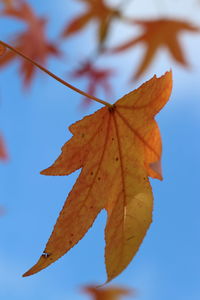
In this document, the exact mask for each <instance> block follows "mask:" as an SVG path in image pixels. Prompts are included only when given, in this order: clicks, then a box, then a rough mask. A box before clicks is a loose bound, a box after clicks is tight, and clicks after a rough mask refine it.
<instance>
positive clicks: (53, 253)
mask: <svg viewBox="0 0 200 300" xmlns="http://www.w3.org/2000/svg"><path fill="white" fill-rule="evenodd" d="M171 87H172V75H171V72H167V73H166V74H165V75H163V76H162V77H160V78H157V77H156V76H154V77H153V78H152V79H151V80H149V81H148V82H146V83H144V84H143V85H142V86H141V87H140V88H138V89H136V90H135V91H133V92H131V93H129V94H127V95H125V96H124V97H122V98H121V99H119V100H118V101H117V102H116V103H115V104H113V105H112V106H111V107H107V106H105V107H103V108H101V109H100V110H98V111H97V112H95V113H94V114H92V115H90V116H87V117H85V118H83V119H82V120H81V121H78V122H76V123H75V124H73V125H71V126H70V127H69V129H70V131H71V133H72V134H73V137H72V138H71V139H70V140H69V141H68V142H67V143H66V144H65V145H64V146H63V148H62V153H61V155H60V156H59V158H58V159H57V160H56V161H55V163H54V164H53V165H52V166H51V167H49V168H47V169H46V170H44V171H42V172H41V174H45V175H69V174H70V173H72V172H74V171H75V170H77V169H80V168H82V170H81V173H80V175H79V177H78V179H77V181H76V183H75V185H74V187H73V188H72V191H71V192H70V193H69V195H68V198H67V201H66V202H65V204H64V207H63V209H62V211H61V213H60V216H59V218H58V220H57V222H56V225H55V227H54V230H53V232H52V234H51V237H50V239H49V241H48V243H47V245H46V248H45V250H44V252H43V254H42V255H41V257H40V258H39V260H38V262H37V263H36V265H34V266H33V267H32V268H31V269H30V270H29V271H28V272H26V273H25V274H24V276H28V275H32V274H34V273H36V272H38V271H40V270H42V269H44V268H46V267H47V266H48V265H50V264H51V263H53V262H55V261H56V260H57V259H59V258H60V257H61V256H63V255H64V254H65V253H66V252H67V251H68V250H70V249H71V248H72V247H73V246H74V245H75V244H77V243H78V241H79V240H80V239H81V238H82V237H83V236H84V235H85V233H86V232H87V231H88V229H89V228H90V227H91V226H92V224H93V222H94V220H95V219H96V217H97V215H98V214H99V213H100V211H101V210H102V209H106V211H107V215H108V217H107V224H106V228H105V240H106V247H105V264H106V271H107V277H108V278H107V282H108V281H110V280H111V279H113V278H114V277H116V276H117V275H118V274H120V273H121V272H122V271H123V270H124V269H125V268H126V267H127V265H128V264H129V263H130V261H131V260H132V258H133V257H134V255H135V254H136V252H137V251H138V248H139V246H140V244H141V243H142V240H143V238H144V236H145V234H146V231H147V229H148V228H149V225H150V223H151V220H152V208H153V195H152V190H151V186H150V183H149V180H148V176H151V177H153V178H158V179H162V175H161V170H160V167H159V166H160V159H161V138H160V133H159V129H158V126H157V123H156V121H155V120H154V116H155V115H156V114H157V113H158V112H159V111H160V110H161V108H162V107H163V106H164V105H165V103H166V102H167V101H168V98H169V96H170V93H171Z"/></svg>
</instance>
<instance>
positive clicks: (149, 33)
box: [108, 19, 200, 80]
mask: <svg viewBox="0 0 200 300" xmlns="http://www.w3.org/2000/svg"><path fill="white" fill-rule="evenodd" d="M132 24H133V25H135V24H136V25H140V26H142V27H143V28H144V32H143V33H142V34H141V35H140V36H139V37H137V38H135V37H134V38H133V39H132V40H130V41H129V42H127V43H125V44H123V45H121V46H119V47H116V48H114V49H111V50H108V51H109V52H111V53H119V52H122V51H124V50H127V49H129V48H131V47H133V46H135V45H136V44H138V43H144V44H145V45H146V53H145V55H144V57H143V60H142V62H141V64H140V65H139V68H138V70H137V71H136V73H135V74H134V76H133V80H135V79H138V78H139V77H140V76H141V75H142V74H143V73H144V72H145V71H146V69H147V68H148V66H149V65H150V63H151V62H152V60H153V59H154V56H155V55H156V52H157V51H158V49H160V48H161V47H166V48H167V49H168V50H169V52H170V54H171V55H172V57H173V58H174V60H175V61H177V62H178V63H180V64H182V65H183V66H187V65H188V64H187V62H186V59H185V56H184V53H183V50H182V47H181V46H180V43H179V41H178V35H179V34H180V33H181V31H190V32H200V28H198V27H196V26H193V25H190V24H189V23H187V22H185V21H179V20H169V19H158V20H150V21H140V20H139V21H134V20H133V23H132Z"/></svg>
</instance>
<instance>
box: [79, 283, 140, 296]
mask: <svg viewBox="0 0 200 300" xmlns="http://www.w3.org/2000/svg"><path fill="white" fill-rule="evenodd" d="M83 291H84V292H86V293H88V294H90V295H91V296H92V298H93V299H94V300H118V299H121V297H122V296H129V295H135V291H133V290H128V289H125V288H121V287H118V286H113V287H106V288H97V287H95V286H92V285H91V286H86V287H85V288H84V289H83Z"/></svg>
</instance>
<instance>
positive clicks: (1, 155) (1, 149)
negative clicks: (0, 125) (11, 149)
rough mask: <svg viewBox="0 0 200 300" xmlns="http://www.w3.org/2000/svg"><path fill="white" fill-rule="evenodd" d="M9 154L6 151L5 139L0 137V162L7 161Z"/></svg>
mask: <svg viewBox="0 0 200 300" xmlns="http://www.w3.org/2000/svg"><path fill="white" fill-rule="evenodd" d="M7 159H8V154H7V151H6V147H5V143H4V140H3V137H2V136H1V135H0V160H7Z"/></svg>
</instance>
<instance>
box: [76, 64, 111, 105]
mask: <svg viewBox="0 0 200 300" xmlns="http://www.w3.org/2000/svg"><path fill="white" fill-rule="evenodd" d="M113 74H114V71H113V70H110V69H98V68H96V67H95V66H94V65H93V64H92V63H91V62H89V61H88V62H85V63H84V64H83V65H82V66H81V67H80V68H79V69H77V70H75V71H74V72H73V73H72V76H73V77H74V78H80V77H87V78H88V81H89V82H88V88H87V93H88V94H89V95H92V96H95V94H96V90H97V88H98V87H99V86H101V87H102V88H103V89H104V91H105V94H106V95H107V97H110V96H111V94H112V87H111V85H110V83H109V77H110V76H112V75H113ZM91 102H92V101H91V100H90V99H89V98H85V99H84V102H82V104H81V105H82V106H84V107H85V106H88V105H89V104H91Z"/></svg>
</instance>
